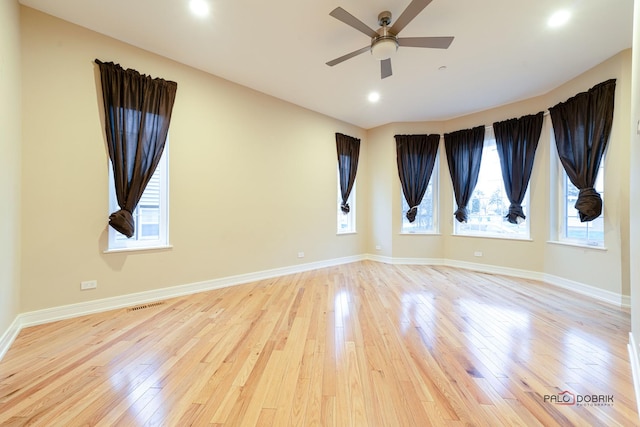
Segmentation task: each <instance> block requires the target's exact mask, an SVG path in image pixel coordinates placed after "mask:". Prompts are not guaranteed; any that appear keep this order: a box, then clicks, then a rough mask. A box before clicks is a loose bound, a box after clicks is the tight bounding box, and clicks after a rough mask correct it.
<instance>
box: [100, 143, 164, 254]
mask: <svg viewBox="0 0 640 427" xmlns="http://www.w3.org/2000/svg"><path fill="white" fill-rule="evenodd" d="M153 176H154V177H156V176H158V178H159V193H160V194H159V204H158V209H159V221H158V238H157V239H145V238H143V237H140V235H139V234H140V232H141V229H140V227H141V226H142V221H141V217H142V215H141V210H143V209H144V207H143V206H141V205H140V203H138V206H136V208H135V210H134V211H133V212H132V215H133V218H134V223H135V232H134V237H131V238H126V237H125V236H123V235H122V234H121V233H119V232H118V231H116V230H115V229H114V228H113V227H111V226H107V229H108V239H107V250H106V252H120V251H134V250H149V249H163V248H170V247H171V245H170V244H169V140H168V138H167V142H166V143H165V147H164V150H163V152H162V156H161V157H160V162H159V163H158V166H157V167H156V170H155V171H154V174H153ZM152 179H153V178H152ZM148 188H149V187H147V188H145V192H146V191H147V189H148ZM143 199H144V193H143V196H142V197H141V198H140V200H141V201H142V200H143ZM118 209H120V207H119V206H118V201H117V196H116V191H115V183H114V176H113V166H112V164H111V160H109V212H115V211H117V210H118Z"/></svg>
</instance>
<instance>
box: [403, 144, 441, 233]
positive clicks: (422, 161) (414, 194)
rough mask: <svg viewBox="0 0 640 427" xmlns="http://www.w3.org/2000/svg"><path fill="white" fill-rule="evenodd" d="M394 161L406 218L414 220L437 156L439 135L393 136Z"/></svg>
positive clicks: (410, 220)
mask: <svg viewBox="0 0 640 427" xmlns="http://www.w3.org/2000/svg"><path fill="white" fill-rule="evenodd" d="M395 139H396V161H397V163H398V175H399V177H400V183H401V184H402V193H403V194H404V198H405V200H406V201H407V204H408V205H409V207H410V208H409V210H408V211H407V213H406V217H407V219H408V220H409V222H413V221H415V219H416V214H417V212H418V206H419V205H420V203H421V202H422V198H423V197H424V194H425V192H426V191H427V187H428V186H429V180H430V179H431V173H432V172H433V166H434V165H435V161H436V156H437V154H438V144H439V143H440V135H437V134H436V135H395Z"/></svg>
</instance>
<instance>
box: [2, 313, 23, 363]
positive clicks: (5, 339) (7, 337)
mask: <svg viewBox="0 0 640 427" xmlns="http://www.w3.org/2000/svg"><path fill="white" fill-rule="evenodd" d="M18 317H19V316H18ZM18 317H16V318H15V319H14V320H13V322H11V325H9V328H8V329H7V330H6V331H4V334H2V336H0V360H2V358H3V357H4V355H5V354H6V353H7V351H8V350H9V347H11V344H13V341H15V339H16V337H17V336H18V334H19V333H20V330H21V329H22V327H21V326H20V322H19V321H18Z"/></svg>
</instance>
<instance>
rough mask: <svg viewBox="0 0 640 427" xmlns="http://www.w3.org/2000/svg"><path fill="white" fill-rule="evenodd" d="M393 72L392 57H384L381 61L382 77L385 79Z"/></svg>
mask: <svg viewBox="0 0 640 427" xmlns="http://www.w3.org/2000/svg"><path fill="white" fill-rule="evenodd" d="M391 74H393V73H392V72H391V58H387V59H383V60H382V61H380V78H381V79H385V78H387V77H389V76H390V75H391Z"/></svg>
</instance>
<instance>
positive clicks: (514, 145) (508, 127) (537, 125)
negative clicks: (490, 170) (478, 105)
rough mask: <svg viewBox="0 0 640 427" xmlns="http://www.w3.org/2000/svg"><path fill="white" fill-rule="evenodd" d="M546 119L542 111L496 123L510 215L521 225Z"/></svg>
mask: <svg viewBox="0 0 640 427" xmlns="http://www.w3.org/2000/svg"><path fill="white" fill-rule="evenodd" d="M542 118H543V113H542V112H540V113H538V114H533V115H528V116H523V117H520V118H519V119H510V120H505V121H503V122H496V123H494V124H493V133H494V135H495V138H496V148H497V150H498V157H499V158H500V166H501V167H502V180H503V181H504V189H505V190H506V193H507V197H508V198H509V201H510V202H511V204H510V205H509V213H508V214H507V216H506V218H507V221H509V222H510V223H512V224H518V223H519V222H522V221H524V220H525V219H526V218H527V217H526V216H525V214H524V211H523V210H522V200H523V199H524V195H525V194H526V192H527V187H528V186H529V179H530V178H531V170H532V169H533V160H534V158H535V155H536V149H537V148H538V140H539V139H540V133H541V132H542Z"/></svg>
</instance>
